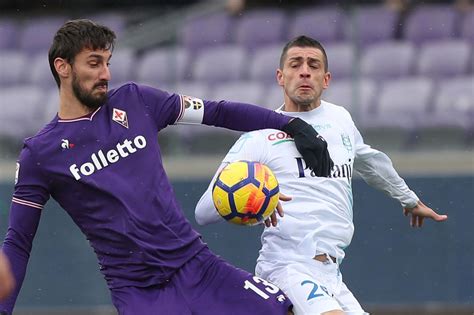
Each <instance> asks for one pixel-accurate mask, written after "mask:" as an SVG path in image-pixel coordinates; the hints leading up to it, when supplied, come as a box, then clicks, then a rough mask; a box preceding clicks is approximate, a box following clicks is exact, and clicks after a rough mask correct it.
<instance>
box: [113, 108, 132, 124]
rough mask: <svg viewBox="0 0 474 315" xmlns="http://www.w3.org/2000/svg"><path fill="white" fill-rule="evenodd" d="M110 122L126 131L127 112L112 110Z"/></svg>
mask: <svg viewBox="0 0 474 315" xmlns="http://www.w3.org/2000/svg"><path fill="white" fill-rule="evenodd" d="M112 120H113V121H115V122H116V123H118V124H119V125H121V126H123V127H125V128H127V129H128V117H127V112H125V111H123V110H120V109H117V108H114V109H113V111H112Z"/></svg>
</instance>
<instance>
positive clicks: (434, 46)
mask: <svg viewBox="0 0 474 315" xmlns="http://www.w3.org/2000/svg"><path fill="white" fill-rule="evenodd" d="M470 57H471V49H470V47H469V44H468V43H467V42H466V41H464V40H444V41H436V42H434V41H431V42H427V43H425V44H423V45H422V46H421V47H420V53H419V55H418V63H417V73H418V74H419V75H426V76H429V77H435V78H436V77H444V76H455V75H463V74H465V73H466V72H467V71H468V68H469V62H470V61H471V60H470Z"/></svg>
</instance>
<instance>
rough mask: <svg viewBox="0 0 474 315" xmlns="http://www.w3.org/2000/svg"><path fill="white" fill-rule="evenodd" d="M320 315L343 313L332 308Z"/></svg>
mask: <svg viewBox="0 0 474 315" xmlns="http://www.w3.org/2000/svg"><path fill="white" fill-rule="evenodd" d="M321 315H344V312H343V311H341V310H333V311H328V312H324V313H322V314H321Z"/></svg>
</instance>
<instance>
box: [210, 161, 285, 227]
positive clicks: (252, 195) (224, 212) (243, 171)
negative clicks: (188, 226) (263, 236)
mask: <svg viewBox="0 0 474 315" xmlns="http://www.w3.org/2000/svg"><path fill="white" fill-rule="evenodd" d="M279 194H280V189H279V186H278V181H277V179H276V177H275V175H274V174H273V172H272V171H271V170H270V168H268V166H266V165H264V164H261V163H258V162H249V161H238V162H233V163H230V164H229V165H227V166H226V167H225V168H224V169H223V170H222V172H221V173H220V174H219V176H218V177H217V179H216V182H215V183H214V186H213V188H212V200H213V202H214V206H215V207H216V210H217V212H218V213H219V214H220V215H221V216H222V217H223V218H224V219H226V220H227V221H229V222H232V223H235V224H240V225H255V224H258V223H259V222H262V221H263V220H265V219H266V218H268V217H269V216H270V215H271V214H272V213H273V211H274V210H275V208H276V206H277V204H278V197H279Z"/></svg>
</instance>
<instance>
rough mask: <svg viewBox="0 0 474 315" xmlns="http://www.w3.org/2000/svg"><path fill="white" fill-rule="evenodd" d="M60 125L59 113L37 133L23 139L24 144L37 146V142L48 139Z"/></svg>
mask: <svg viewBox="0 0 474 315" xmlns="http://www.w3.org/2000/svg"><path fill="white" fill-rule="evenodd" d="M57 125H58V117H57V115H56V116H55V117H54V118H53V119H52V120H51V121H50V122H49V123H47V124H46V125H45V126H44V127H43V128H41V129H40V130H39V131H38V132H37V133H36V134H35V135H33V136H31V137H28V138H26V139H25V140H24V141H23V144H24V145H28V146H30V147H33V146H35V145H36V144H37V143H41V142H43V141H44V139H47V138H48V137H49V135H50V134H51V132H53V130H54V129H55V128H56V127H57Z"/></svg>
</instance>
